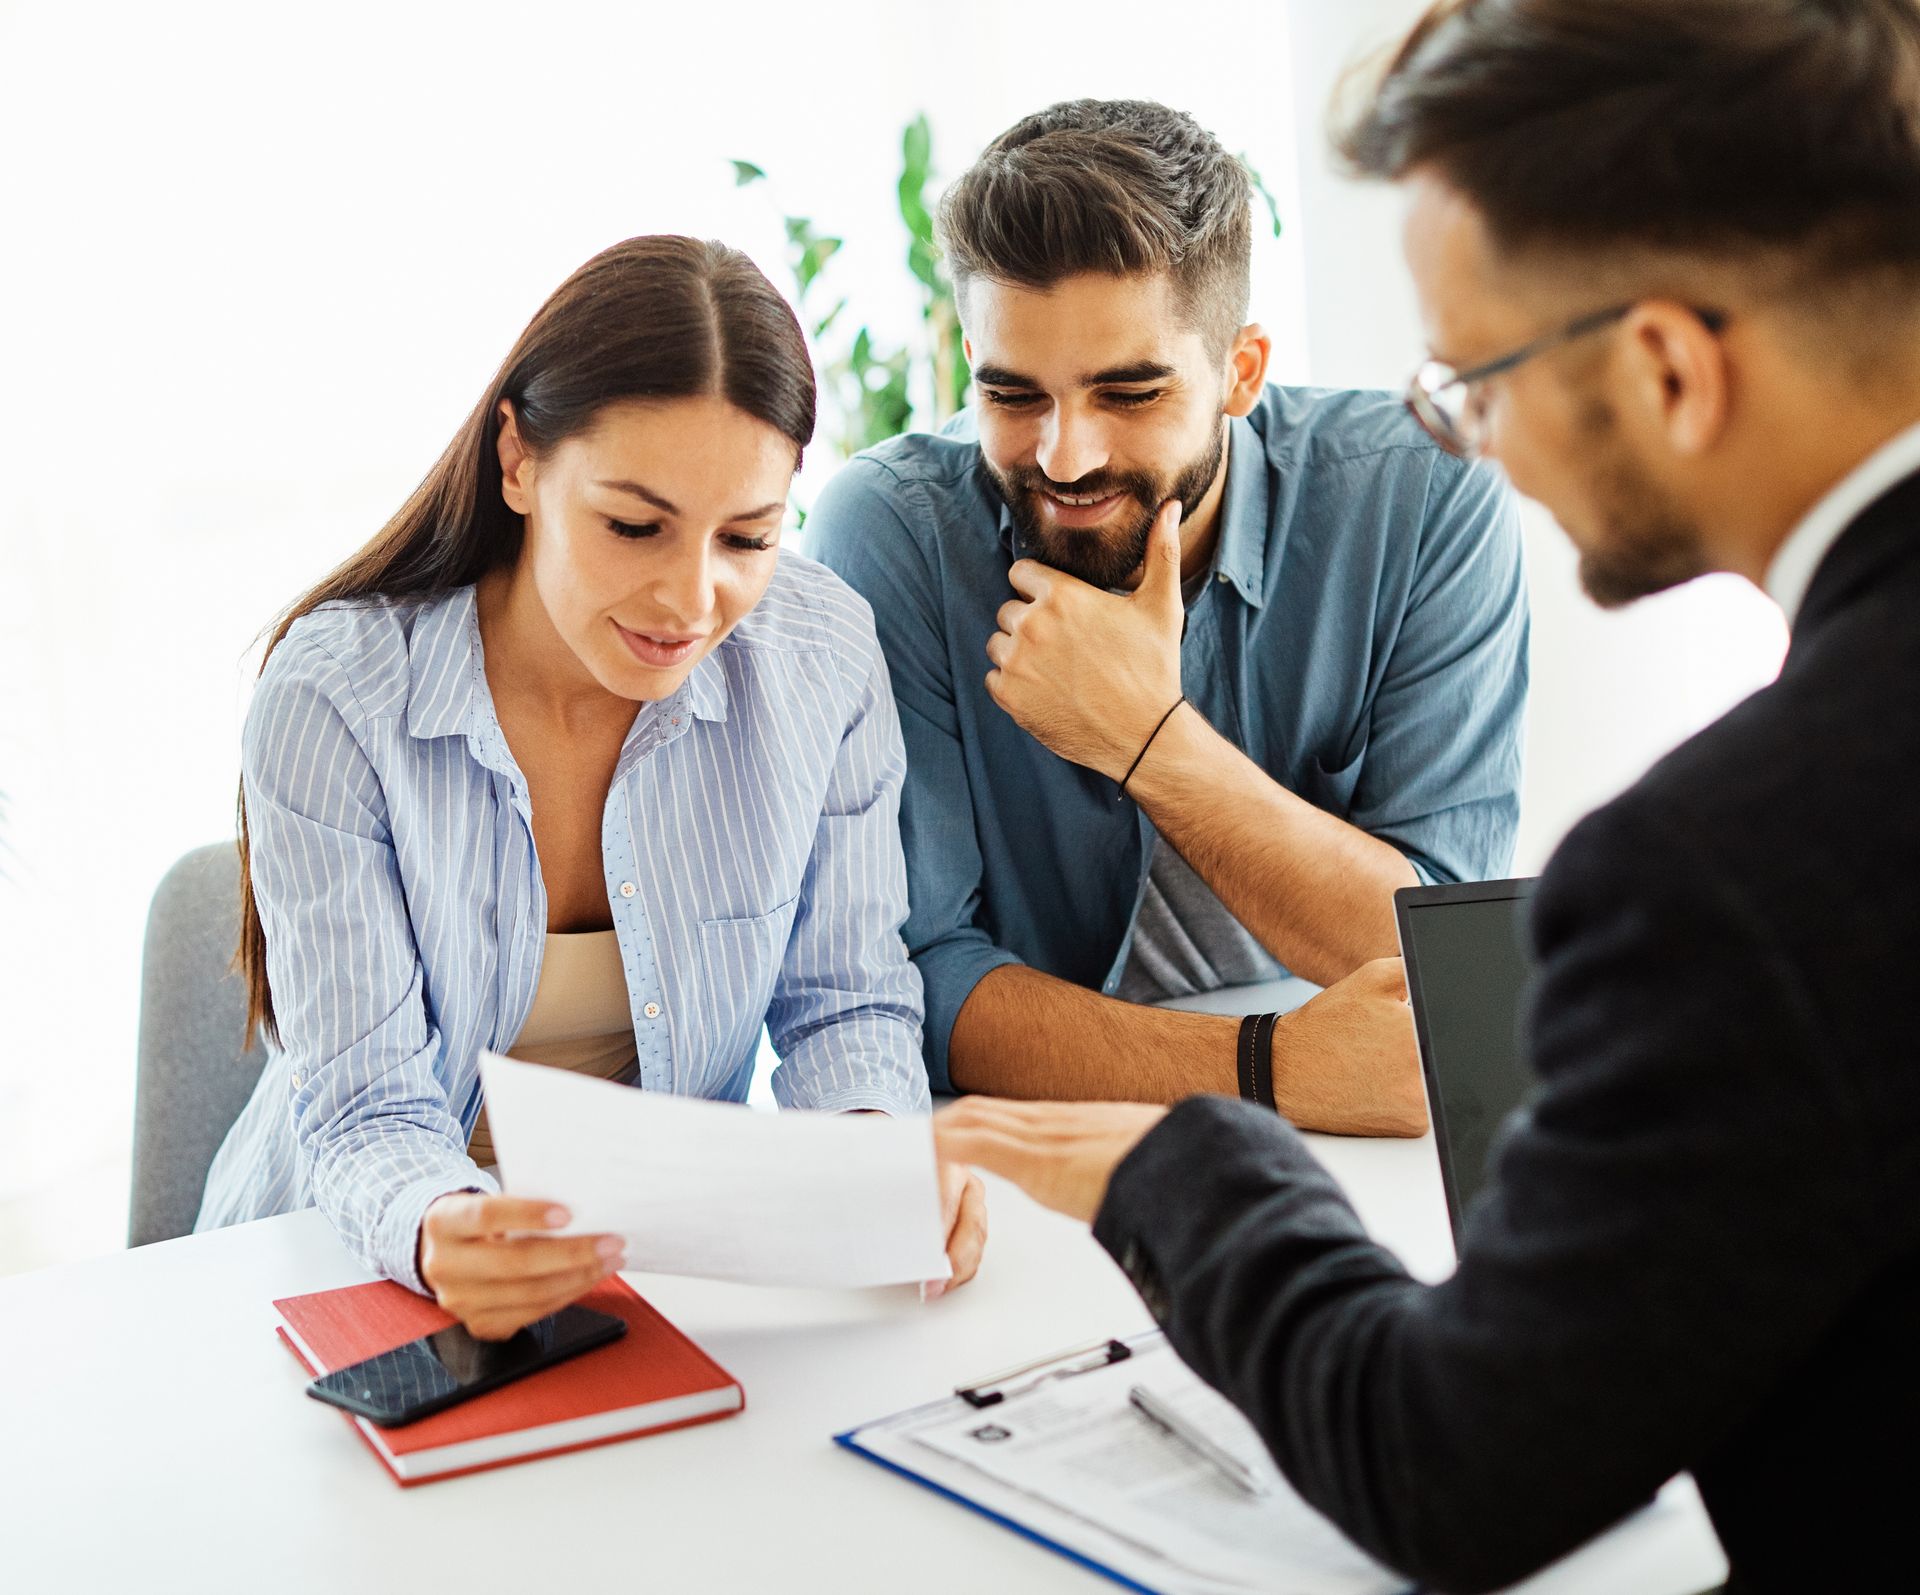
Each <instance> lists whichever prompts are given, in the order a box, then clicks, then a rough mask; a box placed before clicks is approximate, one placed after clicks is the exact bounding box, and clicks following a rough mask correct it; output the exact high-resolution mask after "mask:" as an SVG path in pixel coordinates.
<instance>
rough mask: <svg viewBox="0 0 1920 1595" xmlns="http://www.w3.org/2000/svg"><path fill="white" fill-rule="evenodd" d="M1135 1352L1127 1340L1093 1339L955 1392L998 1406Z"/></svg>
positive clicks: (974, 1401) (975, 1401)
mask: <svg viewBox="0 0 1920 1595" xmlns="http://www.w3.org/2000/svg"><path fill="white" fill-rule="evenodd" d="M1132 1355H1133V1347H1131V1346H1129V1345H1128V1344H1127V1343H1126V1342H1125V1341H1124V1340H1094V1341H1089V1342H1088V1343H1087V1344H1086V1345H1084V1346H1075V1347H1074V1348H1073V1349H1072V1350H1071V1351H1061V1352H1056V1353H1054V1354H1053V1355H1052V1356H1048V1357H1040V1358H1037V1359H1036V1360H1034V1361H1033V1362H1023V1363H1020V1364H1018V1365H1016V1366H1015V1367H1012V1368H1006V1369H1003V1370H1002V1371H1001V1372H999V1373H996V1374H990V1375H989V1376H988V1377H987V1378H985V1379H981V1380H977V1381H975V1382H974V1383H973V1384H970V1385H962V1386H960V1387H959V1388H958V1389H956V1390H955V1391H954V1394H955V1395H956V1396H958V1397H959V1398H960V1399H961V1400H962V1401H964V1402H966V1404H967V1405H968V1406H970V1407H974V1408H980V1407H996V1406H998V1405H999V1404H1000V1403H1001V1402H1003V1401H1005V1400H1006V1399H1007V1398H1008V1397H1009V1396H1021V1395H1025V1394H1026V1393H1027V1392H1028V1391H1029V1390H1032V1389H1033V1388H1034V1387H1035V1386H1037V1385H1043V1384H1046V1383H1048V1382H1049V1381H1050V1380H1054V1379H1071V1378H1073V1377H1074V1376H1075V1375H1076V1374H1083V1373H1097V1372H1098V1371H1099V1370H1100V1369H1102V1368H1111V1367H1112V1366H1113V1365H1114V1364H1115V1363H1116V1362H1125V1361H1126V1360H1127V1359H1128V1358H1129V1357H1131V1356H1132ZM1015 1381H1019V1382H1018V1383H1016V1382H1015Z"/></svg>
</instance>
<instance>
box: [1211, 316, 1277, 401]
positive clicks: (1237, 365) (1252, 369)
mask: <svg viewBox="0 0 1920 1595" xmlns="http://www.w3.org/2000/svg"><path fill="white" fill-rule="evenodd" d="M1272 358H1273V339H1271V338H1269V337H1268V336H1267V329H1266V328H1265V327H1263V326H1261V325H1260V323H1259V322H1257V321H1250V322H1248V323H1247V324H1246V326H1244V327H1242V328H1241V329H1240V330H1239V331H1238V332H1236V333H1235V334H1234V335H1233V343H1232V345H1231V346H1230V347H1229V348H1228V350H1227V398H1226V403H1225V404H1224V405H1223V406H1222V408H1223V409H1224V410H1225V411H1226V413H1227V414H1228V415H1246V414H1248V413H1249V412H1251V411H1252V409H1253V407H1254V406H1255V405H1256V404H1258V403H1259V402H1260V392H1261V390H1262V389H1263V388H1265V387H1266V385H1267V362H1268V361H1269V360H1270V359H1272Z"/></svg>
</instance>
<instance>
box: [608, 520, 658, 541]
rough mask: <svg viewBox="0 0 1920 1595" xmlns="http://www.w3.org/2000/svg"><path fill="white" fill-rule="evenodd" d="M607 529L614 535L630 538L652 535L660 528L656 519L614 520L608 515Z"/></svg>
mask: <svg viewBox="0 0 1920 1595" xmlns="http://www.w3.org/2000/svg"><path fill="white" fill-rule="evenodd" d="M607 529H608V530H609V531H611V532H612V533H613V535H614V536H615V537H625V538H630V539H631V538H641V537H652V536H653V535H654V534H655V533H656V532H658V531H659V530H660V523H659V522H658V521H641V522H634V521H616V520H613V519H612V518H611V517H609V519H608V521H607Z"/></svg>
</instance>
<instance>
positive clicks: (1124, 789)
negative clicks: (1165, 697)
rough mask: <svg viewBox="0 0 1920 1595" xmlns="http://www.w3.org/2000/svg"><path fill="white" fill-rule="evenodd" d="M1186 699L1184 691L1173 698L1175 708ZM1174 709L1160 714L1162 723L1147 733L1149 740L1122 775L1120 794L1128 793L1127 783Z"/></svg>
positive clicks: (1142, 744) (1170, 717)
mask: <svg viewBox="0 0 1920 1595" xmlns="http://www.w3.org/2000/svg"><path fill="white" fill-rule="evenodd" d="M1186 701H1187V695H1186V694H1185V693H1184V692H1183V693H1181V694H1180V696H1179V697H1177V698H1175V699H1174V700H1173V709H1177V708H1179V707H1180V705H1181V704H1183V703H1185V702H1186ZM1173 709H1169V710H1168V711H1167V712H1166V713H1165V714H1163V715H1161V716H1160V725H1157V726H1155V727H1154V728H1153V730H1152V731H1150V732H1148V733H1147V740H1146V741H1145V742H1143V743H1141V744H1140V751H1139V752H1138V753H1136V754H1135V755H1134V756H1133V763H1131V764H1129V765H1128V766H1127V773H1126V774H1125V775H1123V776H1121V777H1120V795H1121V796H1122V797H1125V796H1126V795H1127V783H1128V782H1129V781H1131V780H1132V779H1133V772H1134V771H1135V770H1137V769H1139V768H1140V761H1141V760H1142V759H1144V758H1145V757H1146V756H1147V749H1148V748H1150V747H1152V746H1153V739H1154V738H1155V737H1157V736H1159V735H1160V729H1161V726H1164V725H1165V724H1166V723H1167V722H1168V721H1169V720H1171V719H1172V718H1173Z"/></svg>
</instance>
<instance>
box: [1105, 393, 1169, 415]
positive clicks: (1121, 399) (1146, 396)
mask: <svg viewBox="0 0 1920 1595" xmlns="http://www.w3.org/2000/svg"><path fill="white" fill-rule="evenodd" d="M1162 391H1163V390H1162V389H1160V388H1149V389H1147V390H1146V391H1145V392H1144V393H1109V394H1108V395H1107V398H1108V399H1109V400H1110V401H1111V402H1113V403H1114V404H1117V405H1119V406H1120V408H1121V409H1123V410H1137V409H1139V408H1140V407H1141V406H1142V405H1145V404H1151V403H1153V401H1154V400H1155V399H1157V398H1159V397H1160V395H1161V393H1162Z"/></svg>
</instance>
